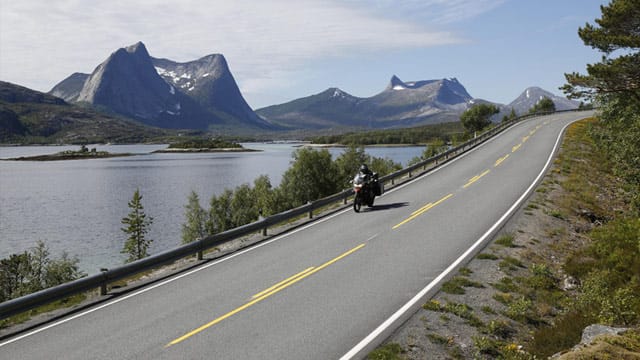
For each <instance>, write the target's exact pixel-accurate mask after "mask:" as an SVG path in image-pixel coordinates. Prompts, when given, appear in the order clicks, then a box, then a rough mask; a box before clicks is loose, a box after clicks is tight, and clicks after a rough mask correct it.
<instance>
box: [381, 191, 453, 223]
mask: <svg viewBox="0 0 640 360" xmlns="http://www.w3.org/2000/svg"><path fill="white" fill-rule="evenodd" d="M452 196H453V194H449V195H447V196H445V197H443V198H442V199H440V200H438V201H436V202H435V203H429V204H427V205H425V206H423V207H422V208H420V209H419V210H417V211H414V212H413V213H412V214H411V216H409V217H408V218H406V219H405V220H403V221H402V222H400V223H398V224H397V225H395V226H394V227H393V228H392V229H394V230H395V229H397V228H399V227H400V226H402V225H404V224H406V223H408V222H409V221H411V220H413V219H415V218H417V217H418V216H420V215H422V214H424V213H425V212H427V211H429V210H431V209H432V208H434V207H435V206H438V205H439V204H441V203H442V202H444V201H445V200H447V199H448V198H450V197H452Z"/></svg>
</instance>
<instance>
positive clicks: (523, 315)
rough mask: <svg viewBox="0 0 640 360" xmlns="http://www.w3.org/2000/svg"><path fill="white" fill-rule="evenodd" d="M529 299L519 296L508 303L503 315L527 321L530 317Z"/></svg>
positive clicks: (530, 304) (530, 303) (519, 320)
mask: <svg viewBox="0 0 640 360" xmlns="http://www.w3.org/2000/svg"><path fill="white" fill-rule="evenodd" d="M531 306H532V302H531V300H529V299H527V298H525V297H520V298H518V299H515V300H514V301H512V302H511V303H509V305H508V307H507V310H506V311H505V315H507V316H508V317H509V318H511V319H513V320H515V321H518V322H522V323H524V322H527V321H528V320H529V319H531V316H530V315H531Z"/></svg>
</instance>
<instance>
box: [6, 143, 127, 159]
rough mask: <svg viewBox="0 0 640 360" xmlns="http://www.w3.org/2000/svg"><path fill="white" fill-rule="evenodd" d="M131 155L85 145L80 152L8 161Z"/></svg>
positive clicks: (68, 151)
mask: <svg viewBox="0 0 640 360" xmlns="http://www.w3.org/2000/svg"><path fill="white" fill-rule="evenodd" d="M131 155H134V154H131V153H110V152H108V151H97V150H96V148H92V149H91V150H89V149H88V148H87V147H86V146H85V145H82V146H81V147H80V150H66V151H61V152H58V153H55V154H47V155H34V156H21V157H17V158H12V159H7V160H14V161H55V160H84V159H105V158H112V157H122V156H131Z"/></svg>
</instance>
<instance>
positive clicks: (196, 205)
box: [182, 190, 207, 244]
mask: <svg viewBox="0 0 640 360" xmlns="http://www.w3.org/2000/svg"><path fill="white" fill-rule="evenodd" d="M184 208H185V214H184V216H185V218H186V222H185V223H184V224H182V243H183V244H187V243H190V242H192V241H195V240H197V239H201V238H204V237H205V236H206V235H207V231H206V228H205V221H206V212H205V211H204V209H203V208H202V206H200V198H199V197H198V194H197V193H196V192H195V191H193V190H191V194H189V198H188V199H187V205H185V207H184Z"/></svg>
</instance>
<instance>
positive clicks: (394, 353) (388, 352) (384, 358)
mask: <svg viewBox="0 0 640 360" xmlns="http://www.w3.org/2000/svg"><path fill="white" fill-rule="evenodd" d="M400 354H402V347H401V346H400V344H396V343H388V344H386V345H384V346H381V347H379V348H377V349H376V350H374V351H372V352H371V353H369V355H368V356H367V359H369V360H401V359H402V358H401V357H400Z"/></svg>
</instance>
